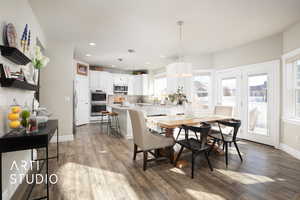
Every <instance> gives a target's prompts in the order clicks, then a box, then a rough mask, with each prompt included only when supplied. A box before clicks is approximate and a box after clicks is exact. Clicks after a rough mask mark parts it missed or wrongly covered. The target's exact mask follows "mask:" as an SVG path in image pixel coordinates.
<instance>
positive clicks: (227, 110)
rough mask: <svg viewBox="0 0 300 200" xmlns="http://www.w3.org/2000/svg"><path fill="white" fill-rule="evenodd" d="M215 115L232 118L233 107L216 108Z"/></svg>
mask: <svg viewBox="0 0 300 200" xmlns="http://www.w3.org/2000/svg"><path fill="white" fill-rule="evenodd" d="M214 114H215V115H222V116H228V117H232V115H233V107H232V106H220V105H218V106H215V111H214Z"/></svg>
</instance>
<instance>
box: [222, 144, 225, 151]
mask: <svg viewBox="0 0 300 200" xmlns="http://www.w3.org/2000/svg"><path fill="white" fill-rule="evenodd" d="M222 146H223V147H222V149H223V151H224V150H225V143H224V142H223V144H222Z"/></svg>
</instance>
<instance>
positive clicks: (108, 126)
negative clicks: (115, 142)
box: [107, 115, 111, 135]
mask: <svg viewBox="0 0 300 200" xmlns="http://www.w3.org/2000/svg"><path fill="white" fill-rule="evenodd" d="M110 123H111V122H110V116H109V115H108V116H107V134H108V135H110V126H111V124H110Z"/></svg>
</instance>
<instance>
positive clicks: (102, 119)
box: [100, 110, 109, 126]
mask: <svg viewBox="0 0 300 200" xmlns="http://www.w3.org/2000/svg"><path fill="white" fill-rule="evenodd" d="M108 113H109V112H108V111H107V110H105V111H101V112H100V114H101V115H100V116H101V120H100V124H101V126H102V125H103V124H104V117H105V116H107V114H108Z"/></svg>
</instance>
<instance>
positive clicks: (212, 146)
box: [208, 138, 217, 155]
mask: <svg viewBox="0 0 300 200" xmlns="http://www.w3.org/2000/svg"><path fill="white" fill-rule="evenodd" d="M216 142H217V139H215V138H214V141H213V143H212V145H211V148H210V149H209V151H208V155H209V154H210V152H211V151H212V150H213V149H214V146H215V144H216Z"/></svg>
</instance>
